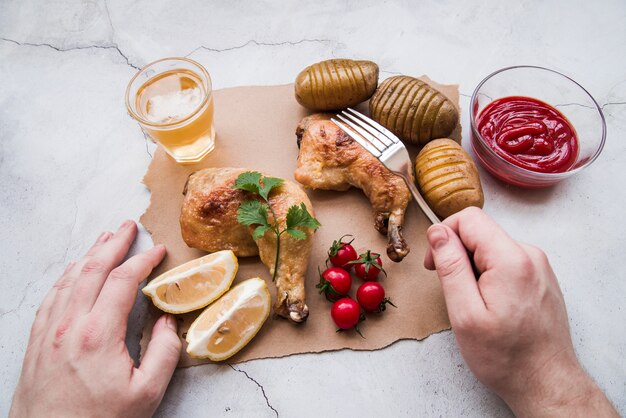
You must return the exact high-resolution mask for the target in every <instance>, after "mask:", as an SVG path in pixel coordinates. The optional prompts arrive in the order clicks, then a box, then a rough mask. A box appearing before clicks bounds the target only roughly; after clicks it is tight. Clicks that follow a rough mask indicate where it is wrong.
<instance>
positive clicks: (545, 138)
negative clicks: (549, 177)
mask: <svg viewBox="0 0 626 418" xmlns="http://www.w3.org/2000/svg"><path fill="white" fill-rule="evenodd" d="M476 125H477V127H478V132H480V135H481V136H482V137H483V139H484V140H485V142H486V143H487V145H489V147H490V148H491V149H493V150H494V151H495V152H496V153H497V154H498V155H500V156H501V157H502V158H504V159H505V160H507V161H509V162H511V163H512V164H515V165H517V166H519V167H522V168H525V169H527V170H531V171H537V172H540V173H561V172H564V171H567V170H568V169H569V168H570V167H571V166H572V165H574V163H575V162H576V157H577V156H578V139H577V137H576V131H575V130H574V127H573V126H572V125H571V124H570V122H569V121H568V120H567V118H566V117H565V116H563V114H562V113H561V112H559V111H558V110H556V109H555V108H554V107H552V106H550V105H548V104H546V103H544V102H542V101H540V100H537V99H533V98H531V97H522V96H511V97H503V98H501V99H498V100H494V101H493V102H491V103H489V104H488V105H487V107H485V108H484V109H483V111H482V112H480V115H479V116H478V120H477V121H476Z"/></svg>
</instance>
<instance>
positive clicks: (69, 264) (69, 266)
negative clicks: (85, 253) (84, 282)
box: [63, 261, 76, 274]
mask: <svg viewBox="0 0 626 418" xmlns="http://www.w3.org/2000/svg"><path fill="white" fill-rule="evenodd" d="M75 265H76V262H75V261H70V262H69V263H68V265H67V267H65V271H64V272H63V274H65V273H67V272H68V271H70V270H71V269H72V267H74V266H75Z"/></svg>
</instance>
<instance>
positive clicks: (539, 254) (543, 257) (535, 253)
mask: <svg viewBox="0 0 626 418" xmlns="http://www.w3.org/2000/svg"><path fill="white" fill-rule="evenodd" d="M529 251H530V256H531V257H532V258H534V259H535V260H537V261H538V262H539V263H540V264H542V265H547V264H550V261H549V260H548V255H547V254H546V253H545V252H544V251H543V250H542V249H541V248H539V247H535V246H534V245H531V246H529Z"/></svg>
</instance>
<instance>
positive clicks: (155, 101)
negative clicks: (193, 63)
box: [146, 87, 202, 123]
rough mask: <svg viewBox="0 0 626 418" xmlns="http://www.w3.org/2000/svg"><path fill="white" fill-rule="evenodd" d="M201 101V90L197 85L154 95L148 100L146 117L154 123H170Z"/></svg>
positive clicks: (187, 112)
mask: <svg viewBox="0 0 626 418" xmlns="http://www.w3.org/2000/svg"><path fill="white" fill-rule="evenodd" d="M201 102H202V90H201V89H200V88H198V87H196V88H191V89H184V90H178V91H173V92H171V93H167V94H162V95H156V96H153V97H151V98H150V99H149V100H148V105H147V106H146V110H147V115H146V116H147V119H148V120H149V121H150V122H154V123H170V122H176V121H177V120H181V119H184V118H185V117H186V116H189V115H190V114H192V113H193V111H194V110H196V109H197V108H198V106H199V105H200V103H201Z"/></svg>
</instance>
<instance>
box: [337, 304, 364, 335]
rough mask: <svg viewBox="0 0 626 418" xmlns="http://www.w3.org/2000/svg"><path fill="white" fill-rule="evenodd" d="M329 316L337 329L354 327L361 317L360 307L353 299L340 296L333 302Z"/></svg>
mask: <svg viewBox="0 0 626 418" xmlns="http://www.w3.org/2000/svg"><path fill="white" fill-rule="evenodd" d="M330 316H332V318H333V321H335V324H337V327H339V329H350V328H354V327H356V326H357V324H358V323H359V319H361V308H359V304H358V303H357V302H356V301H355V300H354V299H350V298H342V299H339V300H338V301H337V302H335V303H334V304H333V307H332V308H331V309H330Z"/></svg>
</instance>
